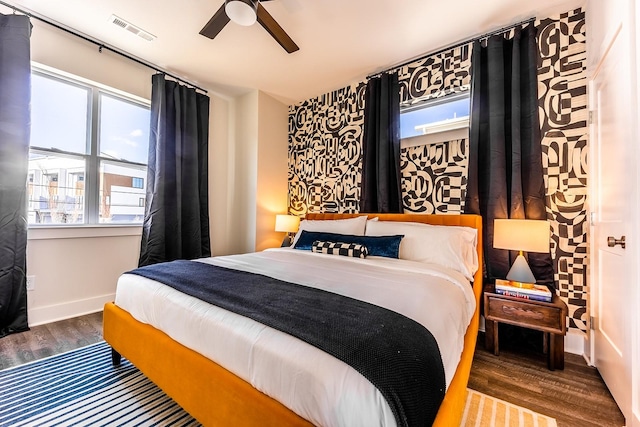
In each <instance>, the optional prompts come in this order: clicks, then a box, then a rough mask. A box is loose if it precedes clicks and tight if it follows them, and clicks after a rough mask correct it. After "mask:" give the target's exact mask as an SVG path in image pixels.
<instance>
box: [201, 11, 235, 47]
mask: <svg viewBox="0 0 640 427" xmlns="http://www.w3.org/2000/svg"><path fill="white" fill-rule="evenodd" d="M228 23H229V17H228V16H227V13H226V12H225V11H224V3H222V6H220V9H218V11H217V12H216V13H215V14H214V15H213V16H212V17H211V19H209V22H207V25H205V26H204V27H203V28H202V29H201V30H200V34H202V35H203V36H205V37H209V38H210V39H212V38H214V37H215V36H217V35H218V33H219V32H220V31H222V29H223V28H224V26H225V25H227V24H228Z"/></svg>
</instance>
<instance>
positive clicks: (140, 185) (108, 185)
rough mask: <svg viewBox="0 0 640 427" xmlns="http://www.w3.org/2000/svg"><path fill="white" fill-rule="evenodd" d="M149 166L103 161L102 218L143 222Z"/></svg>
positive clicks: (110, 221)
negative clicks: (137, 166)
mask: <svg viewBox="0 0 640 427" xmlns="http://www.w3.org/2000/svg"><path fill="white" fill-rule="evenodd" d="M146 181H147V169H146V168H136V167H133V166H125V165H121V164H116V163H112V162H105V161H103V162H100V222H101V223H141V222H142V220H143V219H144V204H145V185H146Z"/></svg>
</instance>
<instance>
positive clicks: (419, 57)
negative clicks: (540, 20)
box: [367, 16, 536, 79]
mask: <svg viewBox="0 0 640 427" xmlns="http://www.w3.org/2000/svg"><path fill="white" fill-rule="evenodd" d="M535 20H536V18H535V16H534V17H531V18H529V19H525V20H524V21H520V22H517V23H515V24H511V25H507V26H506V27H502V28H500V29H499V30H495V31H491V32H488V33H485V34H482V35H480V36H476V37H473V38H470V39H467V40H464V41H461V42H457V43H454V44H451V45H449V46H446V47H443V48H442V49H438V50H436V51H432V52H429V53H425V54H422V55H420V56H417V57H415V58H412V59H409V60H407V61H404V62H401V63H400V64H397V65H394V66H391V67H389V68H387V69H385V70H382V71H377V72H375V73H372V74H369V75H368V76H367V79H370V78H372V77H377V76H379V75H381V74H384V73H388V72H389V71H394V70H397V69H399V68H402V67H404V66H405V65H409V64H411V63H412V62H416V61H419V60H421V59H425V58H428V57H429V56H433V55H438V54H439V53H442V52H446V51H448V50H451V49H455V48H457V47H460V46H464V45H467V44H469V43H471V42H474V41H476V40H482V39H486V38H489V37H491V36H493V35H496V34H502V33H506V32H507V31H510V30H511V29H513V28H516V27H518V26H520V25H524V24H528V23H530V22H535Z"/></svg>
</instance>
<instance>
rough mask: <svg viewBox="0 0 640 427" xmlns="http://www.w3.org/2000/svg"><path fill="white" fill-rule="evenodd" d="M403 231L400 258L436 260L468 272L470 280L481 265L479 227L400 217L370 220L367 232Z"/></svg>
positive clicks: (380, 233)
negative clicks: (479, 260) (478, 245)
mask: <svg viewBox="0 0 640 427" xmlns="http://www.w3.org/2000/svg"><path fill="white" fill-rule="evenodd" d="M394 234H404V238H403V239H402V242H400V253H399V258H400V259H406V260H411V261H419V262H425V263H434V264H438V265H441V266H443V267H447V268H451V269H453V270H456V271H459V272H461V273H462V274H464V275H465V277H466V278H467V279H469V280H470V281H471V280H473V275H474V274H475V272H476V270H477V269H478V254H477V252H476V245H477V241H478V231H477V230H476V229H474V228H470V227H456V226H443V225H430V224H421V223H417V222H400V221H369V222H367V229H366V232H365V235H366V236H388V235H394Z"/></svg>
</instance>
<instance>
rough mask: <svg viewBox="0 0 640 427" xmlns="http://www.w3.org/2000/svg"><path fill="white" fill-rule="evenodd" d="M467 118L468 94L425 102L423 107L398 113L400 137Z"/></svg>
mask: <svg viewBox="0 0 640 427" xmlns="http://www.w3.org/2000/svg"><path fill="white" fill-rule="evenodd" d="M468 119H469V95H468V94H467V96H465V97H464V98H462V99H461V98H460V97H459V96H455V98H454V100H451V101H446V100H437V101H436V102H433V101H432V102H427V103H425V104H424V107H423V108H418V109H411V110H409V111H406V112H403V113H401V114H400V138H408V137H411V136H418V135H424V134H426V133H431V132H430V129H431V130H436V131H437V129H438V128H439V127H442V126H443V125H445V127H446V125H447V124H454V123H455V122H458V121H460V122H464V125H461V126H459V127H463V126H467V124H466V120H468Z"/></svg>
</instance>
